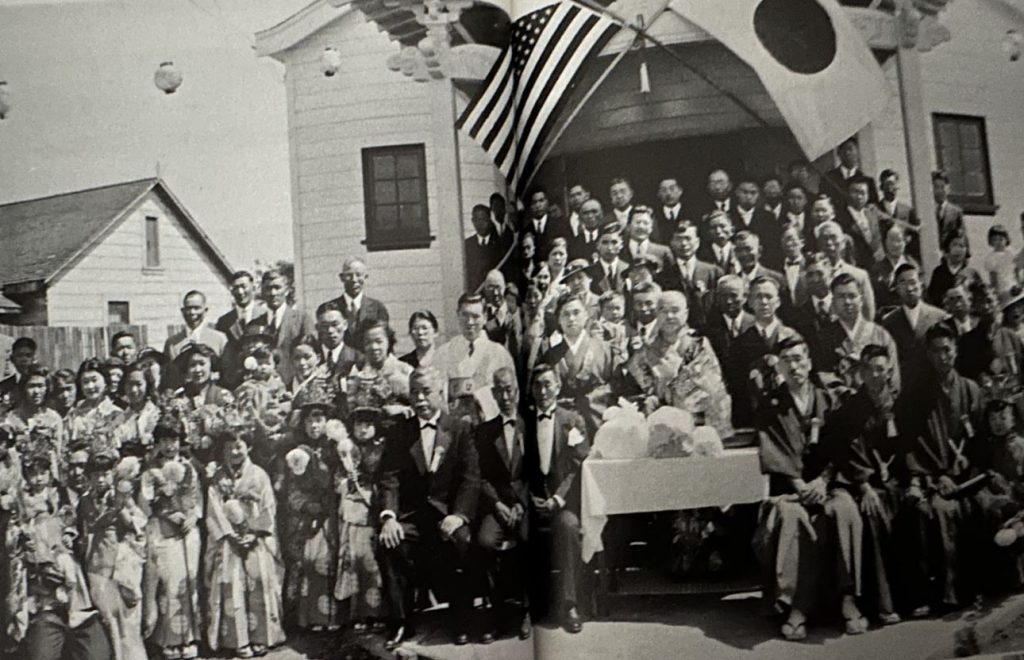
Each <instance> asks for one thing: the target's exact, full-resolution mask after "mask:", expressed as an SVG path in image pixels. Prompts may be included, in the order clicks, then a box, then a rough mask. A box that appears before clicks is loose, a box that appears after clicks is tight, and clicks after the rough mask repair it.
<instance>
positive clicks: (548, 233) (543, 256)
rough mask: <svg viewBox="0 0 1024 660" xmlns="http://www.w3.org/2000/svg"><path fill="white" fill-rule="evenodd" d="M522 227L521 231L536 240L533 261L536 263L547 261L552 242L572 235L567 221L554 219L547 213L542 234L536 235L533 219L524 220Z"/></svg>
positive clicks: (566, 219) (565, 219)
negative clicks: (529, 234)
mask: <svg viewBox="0 0 1024 660" xmlns="http://www.w3.org/2000/svg"><path fill="white" fill-rule="evenodd" d="M522 227H523V231H528V232H530V233H531V234H533V236H534V238H535V239H536V246H537V250H536V255H535V256H534V261H536V262H537V263H540V262H542V261H546V260H547V258H548V252H550V251H551V243H552V241H554V240H555V239H556V238H559V237H561V238H565V239H568V238H569V236H571V235H572V231H571V229H570V228H569V219H568V218H555V217H553V216H552V215H551V214H550V213H548V216H547V220H546V221H545V222H544V233H542V234H539V233H537V230H536V228H535V227H534V225H533V218H524V219H523V224H522Z"/></svg>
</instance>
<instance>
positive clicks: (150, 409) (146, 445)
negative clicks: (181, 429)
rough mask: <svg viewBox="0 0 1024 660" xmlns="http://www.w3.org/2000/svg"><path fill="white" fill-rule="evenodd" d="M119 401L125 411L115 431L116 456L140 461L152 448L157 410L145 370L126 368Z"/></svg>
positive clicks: (136, 365)
mask: <svg viewBox="0 0 1024 660" xmlns="http://www.w3.org/2000/svg"><path fill="white" fill-rule="evenodd" d="M120 399H121V400H122V401H124V404H125V411H124V416H123V418H122V419H121V423H120V424H119V425H118V427H117V431H116V438H117V441H118V452H119V453H120V454H121V456H135V457H137V458H139V459H142V458H144V457H145V456H146V452H147V451H149V449H150V447H152V446H153V429H154V428H156V422H157V418H158V417H159V416H160V408H158V407H157V405H156V404H155V403H154V402H153V395H152V391H151V390H150V386H149V379H148V377H147V376H146V370H145V368H144V367H142V366H141V365H139V364H138V363H135V364H132V365H129V366H128V367H125V370H124V373H123V375H122V376H121V385H120Z"/></svg>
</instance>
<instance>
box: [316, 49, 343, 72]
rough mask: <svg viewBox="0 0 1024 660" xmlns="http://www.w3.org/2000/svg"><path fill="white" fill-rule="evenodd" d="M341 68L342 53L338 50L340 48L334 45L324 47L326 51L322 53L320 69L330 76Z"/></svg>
mask: <svg viewBox="0 0 1024 660" xmlns="http://www.w3.org/2000/svg"><path fill="white" fill-rule="evenodd" d="M340 68H341V53H339V52H338V49H337V48H334V47H333V46H328V47H327V48H324V52H323V53H321V54H320V70H321V71H323V74H324V75H325V76H327V77H328V78H330V77H331V76H333V75H334V74H336V73H337V72H338V69H340Z"/></svg>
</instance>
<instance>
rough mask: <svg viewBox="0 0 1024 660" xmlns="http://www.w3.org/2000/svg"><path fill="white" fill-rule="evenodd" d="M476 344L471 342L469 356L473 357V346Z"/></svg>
mask: <svg viewBox="0 0 1024 660" xmlns="http://www.w3.org/2000/svg"><path fill="white" fill-rule="evenodd" d="M474 343H475V342H474V341H471V342H469V354H470V355H471V356H472V355H473V344H474Z"/></svg>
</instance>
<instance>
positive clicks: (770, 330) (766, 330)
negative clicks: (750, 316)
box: [754, 317, 782, 337]
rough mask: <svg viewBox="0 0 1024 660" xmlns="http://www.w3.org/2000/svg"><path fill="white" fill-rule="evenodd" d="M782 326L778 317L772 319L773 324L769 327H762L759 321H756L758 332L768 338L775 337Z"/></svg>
mask: <svg viewBox="0 0 1024 660" xmlns="http://www.w3.org/2000/svg"><path fill="white" fill-rule="evenodd" d="M780 325H782V324H781V323H779V319H778V318H777V317H772V322H771V323H769V324H768V325H761V323H760V322H758V321H757V319H754V326H755V327H756V328H757V331H758V332H759V333H760V334H762V335H764V336H766V337H771V336H772V335H774V334H775V333H776V332H777V331H778V329H779V326H780Z"/></svg>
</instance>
